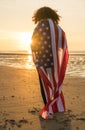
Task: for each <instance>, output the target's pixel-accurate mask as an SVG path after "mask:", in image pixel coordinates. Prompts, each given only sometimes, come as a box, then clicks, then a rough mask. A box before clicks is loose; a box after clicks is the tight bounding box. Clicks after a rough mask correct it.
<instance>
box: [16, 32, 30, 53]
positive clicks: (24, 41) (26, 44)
mask: <svg viewBox="0 0 85 130" xmlns="http://www.w3.org/2000/svg"><path fill="white" fill-rule="evenodd" d="M31 36H32V32H18V33H17V39H18V41H19V43H20V46H21V48H22V49H23V50H28V51H29V52H30V44H31Z"/></svg>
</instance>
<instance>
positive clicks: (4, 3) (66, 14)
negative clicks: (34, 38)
mask: <svg viewBox="0 0 85 130" xmlns="http://www.w3.org/2000/svg"><path fill="white" fill-rule="evenodd" d="M42 6H49V7H51V8H52V9H56V10H58V14H59V15H60V16H61V21H60V23H59V25H60V26H61V27H62V28H63V30H64V31H65V33H66V36H67V43H68V48H69V50H70V51H85V0H31V1H29V0H0V51H16V50H28V48H29V43H30V38H31V34H32V32H33V30H34V28H35V25H34V23H33V21H32V16H33V13H34V12H35V10H37V9H38V8H40V7H42Z"/></svg>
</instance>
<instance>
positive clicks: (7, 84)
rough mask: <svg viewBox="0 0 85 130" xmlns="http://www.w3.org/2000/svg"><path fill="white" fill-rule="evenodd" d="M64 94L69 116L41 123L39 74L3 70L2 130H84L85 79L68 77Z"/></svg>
mask: <svg viewBox="0 0 85 130" xmlns="http://www.w3.org/2000/svg"><path fill="white" fill-rule="evenodd" d="M63 93H64V96H65V102H66V112H65V113H57V114H55V116H54V118H53V119H50V120H44V119H41V118H40V117H39V111H40V109H42V108H43V106H44V104H43V101H42V97H41V93H40V87H39V82H38V76H37V71H36V70H35V69H22V68H13V67H6V66H2V67H0V130H85V77H76V76H67V75H66V77H65V79H64V82H63Z"/></svg>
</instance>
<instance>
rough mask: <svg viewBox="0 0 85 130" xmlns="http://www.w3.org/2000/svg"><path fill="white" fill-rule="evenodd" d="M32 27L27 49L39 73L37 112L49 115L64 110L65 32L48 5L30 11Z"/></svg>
mask: <svg viewBox="0 0 85 130" xmlns="http://www.w3.org/2000/svg"><path fill="white" fill-rule="evenodd" d="M32 18H33V21H34V22H35V24H37V25H36V27H35V29H34V32H33V35H32V44H31V50H32V54H33V61H34V63H35V65H36V69H37V72H38V75H39V81H40V87H41V93H42V97H43V101H44V104H45V106H44V108H43V109H42V110H41V111H40V116H41V117H43V118H44V119H49V118H50V117H51V116H52V115H53V114H54V113H56V112H64V111H65V101H64V96H63V93H62V83H63V80H64V76H65V71H66V66H67V62H68V49H67V41H66V36H65V32H64V31H63V30H62V28H61V27H60V26H59V24H58V23H59V20H60V16H59V15H58V14H57V11H55V10H53V9H51V8H49V7H41V8H40V9H38V10H37V11H36V12H35V13H34V15H33V17H32Z"/></svg>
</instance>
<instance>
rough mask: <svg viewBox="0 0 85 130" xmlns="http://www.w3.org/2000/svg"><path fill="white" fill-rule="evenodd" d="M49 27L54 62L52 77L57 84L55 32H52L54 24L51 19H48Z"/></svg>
mask: <svg viewBox="0 0 85 130" xmlns="http://www.w3.org/2000/svg"><path fill="white" fill-rule="evenodd" d="M49 25H50V30H51V31H50V32H51V44H52V53H53V60H54V73H55V74H54V75H55V80H56V83H58V66H57V58H56V56H57V55H56V54H57V53H56V41H55V30H54V24H53V22H52V20H51V19H49Z"/></svg>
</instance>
